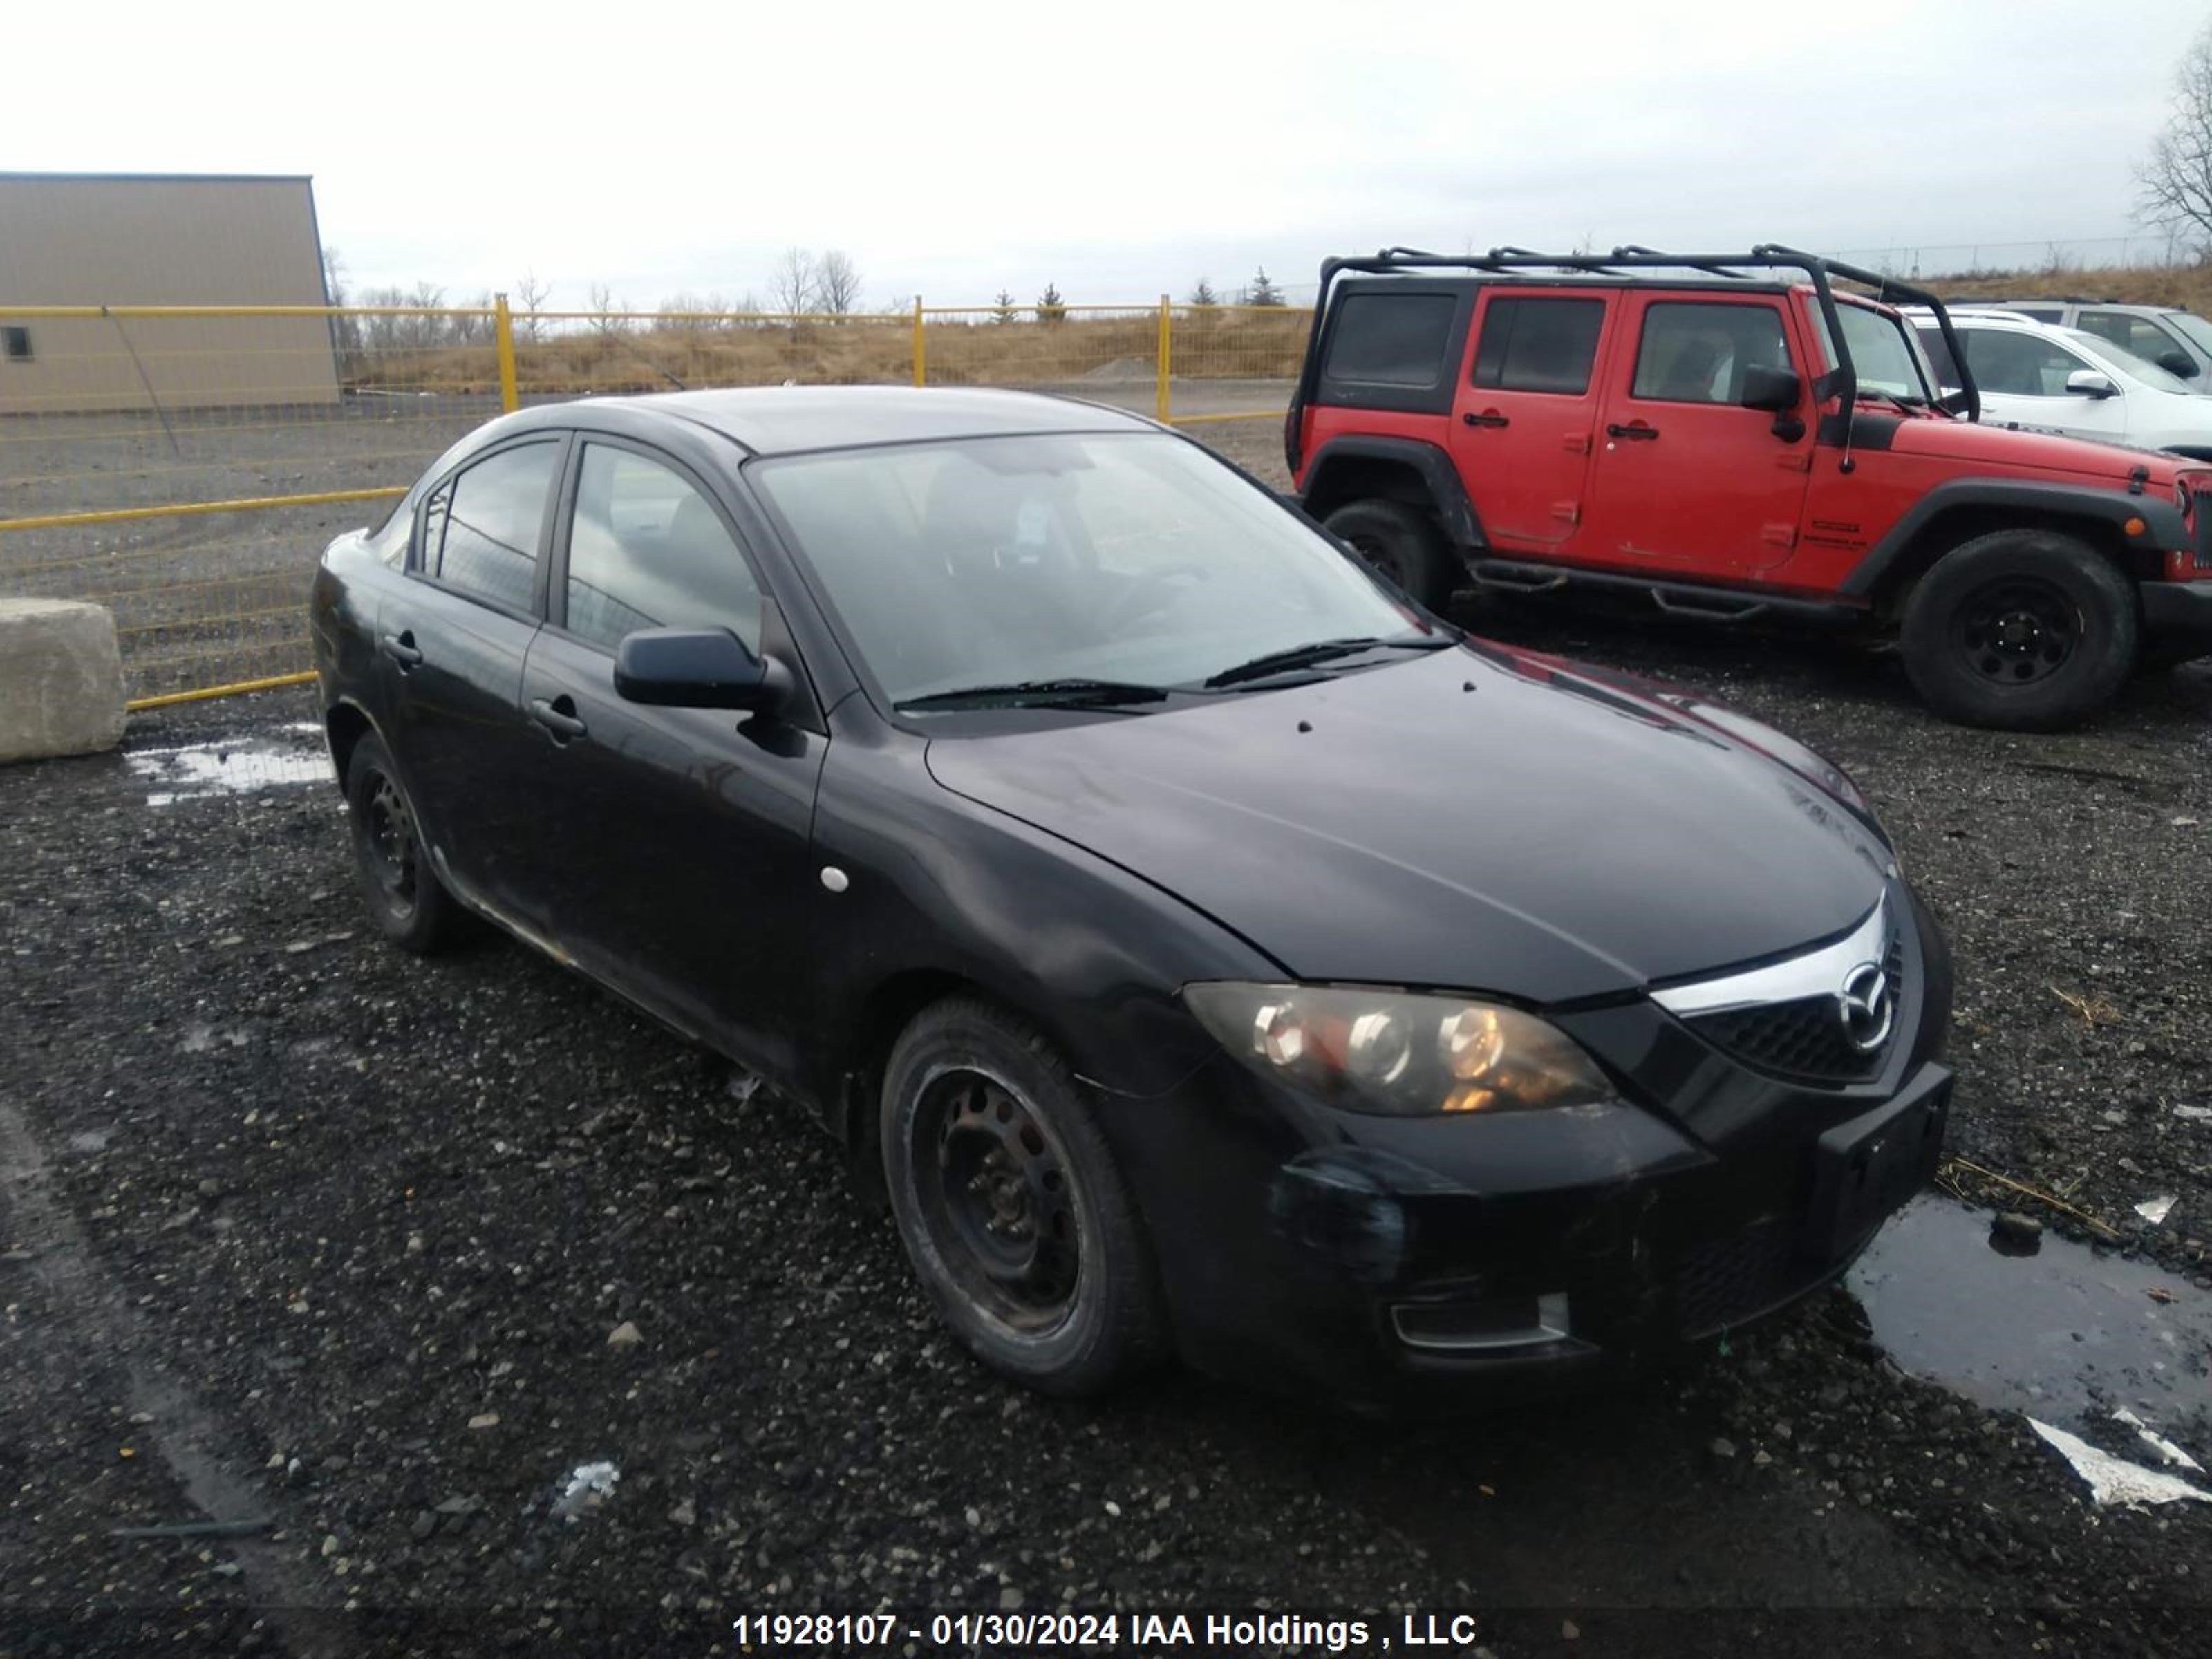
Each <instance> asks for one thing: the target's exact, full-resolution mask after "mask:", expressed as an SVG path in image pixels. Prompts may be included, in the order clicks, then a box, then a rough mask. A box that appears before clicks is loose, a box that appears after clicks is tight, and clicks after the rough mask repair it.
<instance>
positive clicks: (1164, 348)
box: [1153, 294, 1175, 426]
mask: <svg viewBox="0 0 2212 1659" xmlns="http://www.w3.org/2000/svg"><path fill="white" fill-rule="evenodd" d="M1174 332H1175V311H1174V307H1172V305H1171V304H1170V301H1169V300H1168V296H1167V295H1164V294H1163V295H1160V362H1159V368H1158V373H1157V378H1158V392H1157V395H1156V397H1155V398H1154V400H1153V401H1154V404H1155V412H1156V413H1157V414H1158V416H1159V422H1160V424H1161V425H1162V426H1165V425H1166V424H1167V423H1168V354H1169V344H1170V337H1172V336H1173V334H1174Z"/></svg>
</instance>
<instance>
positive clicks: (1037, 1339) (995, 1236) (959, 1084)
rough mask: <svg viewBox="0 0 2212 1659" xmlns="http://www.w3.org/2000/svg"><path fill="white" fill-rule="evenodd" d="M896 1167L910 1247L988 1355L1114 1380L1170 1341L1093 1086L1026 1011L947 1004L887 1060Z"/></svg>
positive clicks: (944, 1304)
mask: <svg viewBox="0 0 2212 1659" xmlns="http://www.w3.org/2000/svg"><path fill="white" fill-rule="evenodd" d="M882 1132H883V1159H884V1176H885V1178H886V1182H887V1184H888V1186H889V1188H890V1199H891V1210H892V1213H893V1214H894V1215H895V1216H896V1218H897V1222H898V1230H899V1236H900V1238H901V1240H902V1242H903V1243H904V1244H905V1246H906V1251H907V1255H908V1258H909V1259H910V1260H911V1261H913V1263H914V1267H915V1273H917V1274H918V1275H920V1277H921V1283H922V1286H923V1288H924V1289H925V1290H926V1291H927V1292H928V1294H929V1297H930V1300H931V1301H932V1302H933V1303H934V1304H936V1307H937V1310H938V1312H939V1315H940V1316H942V1317H943V1318H944V1320H945V1323H946V1324H948V1325H950V1326H951V1328H952V1329H953V1330H954V1331H955V1332H956V1333H957V1334H958V1335H959V1337H960V1339H961V1340H963V1342H965V1343H966V1344H967V1345H968V1346H969V1349H971V1350H972V1351H973V1352H975V1355H976V1357H977V1358H980V1359H981V1360H982V1361H983V1363H984V1364H987V1365H989V1366H991V1367H992V1368H993V1369H994V1370H998V1371H1000V1372H1003V1373H1004V1374H1005V1375H1006V1376H1010V1377H1012V1378H1013V1379H1014V1380H1016V1381H1017V1382H1020V1383H1026V1384H1028V1385H1029V1386H1030V1387H1031V1388H1033V1389H1040V1390H1042V1391H1043V1392H1045V1393H1048V1394H1059V1395H1091V1394H1097V1393H1101V1392H1103V1390H1105V1389H1109V1388H1111V1387H1112V1386H1113V1385H1114V1384H1115V1383H1119V1382H1121V1381H1122V1380H1124V1379H1125V1378H1127V1377H1128V1376H1131V1375H1133V1373H1135V1372H1136V1371H1138V1370H1141V1369H1142V1368H1143V1367H1144V1366H1146V1364H1149V1363H1150V1362H1151V1361H1152V1360H1153V1359H1155V1358H1157V1357H1158V1355H1159V1354H1160V1352H1162V1350H1163V1348H1164V1320H1163V1316H1162V1313H1161V1307H1160V1296H1159V1291H1158V1283H1157V1277H1156V1275H1155V1273H1154V1271H1153V1267H1152V1252H1151V1249H1150V1246H1149V1244H1148V1243H1147V1241H1146V1237H1145V1232H1144V1228H1143V1225H1142V1223H1141V1222H1140V1221H1139V1218H1138V1215H1137V1212H1136V1206H1134V1204H1133V1203H1132V1202H1131V1200H1130V1198H1129V1194H1128V1190H1127V1188H1126V1187H1125V1186H1124V1184H1123V1183H1122V1181H1121V1172H1120V1171H1119V1170H1117V1169H1116V1168H1115V1164H1114V1159H1113V1156H1112V1154H1111V1153H1110V1152H1109V1150H1108V1148H1107V1146H1106V1141H1105V1138H1104V1136H1103V1134H1101V1133H1100V1132H1099V1129H1098V1126H1097V1122H1096V1121H1094V1120H1093V1117H1092V1115H1091V1109H1090V1106H1089V1104H1088V1103H1087V1102H1086V1101H1085V1098H1084V1096H1083V1092H1082V1088H1081V1085H1079V1084H1078V1083H1077V1082H1076V1080H1075V1076H1074V1073H1073V1072H1072V1071H1071V1070H1070V1069H1069V1067H1068V1066H1067V1064H1066V1061H1065V1060H1062V1059H1061V1058H1060V1054H1059V1053H1058V1052H1057V1051H1056V1050H1055V1049H1054V1048H1053V1047H1052V1045H1051V1044H1050V1043H1049V1042H1048V1041H1047V1040H1046V1039H1045V1037H1044V1036H1042V1033H1040V1032H1038V1031H1037V1030H1036V1029H1035V1028H1034V1027H1032V1026H1031V1025H1030V1024H1029V1023H1028V1022H1026V1021H1024V1020H1023V1019H1020V1018H1018V1017H1016V1016H1015V1015H1013V1014H1012V1013H1010V1012H1006V1010H1004V1009H1002V1008H1000V1007H998V1006H996V1005H994V1004H993V1003H990V1002H987V1001H984V1000H980V999H976V998H970V997H957V998H952V999H950V1000H946V1001H944V1002H940V1003H938V1004H936V1005H935V1006H933V1007H931V1008H928V1009H927V1010H925V1011H924V1012H922V1013H921V1014H919V1015H917V1016H916V1017H915V1020H914V1023H913V1024H910V1025H908V1027H907V1029H906V1030H905V1031H904V1032H903V1033H902V1035H901V1036H900V1037H899V1039H898V1042H897V1043H896V1046H895V1047H894V1048H893V1049H892V1051H891V1056H890V1064H889V1066H887V1067H886V1068H885V1073H884V1100H883V1120H882Z"/></svg>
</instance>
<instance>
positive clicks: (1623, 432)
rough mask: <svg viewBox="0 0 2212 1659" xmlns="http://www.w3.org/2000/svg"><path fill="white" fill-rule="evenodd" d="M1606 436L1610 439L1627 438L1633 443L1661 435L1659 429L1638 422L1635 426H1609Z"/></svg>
mask: <svg viewBox="0 0 2212 1659" xmlns="http://www.w3.org/2000/svg"><path fill="white" fill-rule="evenodd" d="M1605 435H1606V436H1607V437H1608V438H1626V439H1627V440H1629V441H1631V442H1635V441H1639V440H1640V441H1650V439H1653V438H1656V437H1657V436H1658V435H1659V428H1657V427H1656V426H1646V425H1644V422H1641V421H1638V422H1637V423H1636V424H1635V425H1633V426H1608V427H1607V428H1606V429H1605Z"/></svg>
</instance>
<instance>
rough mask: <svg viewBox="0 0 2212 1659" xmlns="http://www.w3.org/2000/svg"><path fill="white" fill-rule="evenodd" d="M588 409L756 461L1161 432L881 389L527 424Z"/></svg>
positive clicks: (751, 394)
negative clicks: (689, 429) (697, 433)
mask: <svg viewBox="0 0 2212 1659" xmlns="http://www.w3.org/2000/svg"><path fill="white" fill-rule="evenodd" d="M580 408H581V409H589V410H607V409H619V410H623V411H624V412H625V413H627V414H631V415H636V416H646V417H647V418H648V419H650V418H653V417H656V416H659V417H670V418H674V419H678V420H682V421H685V422H690V423H691V424H692V425H694V426H701V427H704V428H707V429H708V431H710V432H716V433H719V434H720V435H722V436H723V437H726V438H727V439H729V440H730V441H732V442H733V443H737V444H740V445H742V446H744V447H745V448H746V449H748V450H750V451H751V452H752V453H754V454H756V455H789V454H794V453H798V452H799V451H801V450H817V449H854V448H860V447H864V446H866V445H872V444H896V443H916V442H921V441H927V440H931V439H940V438H989V437H1005V436H1010V435H1019V434H1022V433H1033V432H1127V431H1133V430H1142V429H1145V428H1148V427H1150V426H1151V425H1152V422H1149V421H1147V420H1146V419H1145V418H1144V417H1143V416H1138V415H1133V414H1131V413H1129V412H1127V410H1119V409H1111V408H1107V407H1104V406H1102V405H1100V404H1091V403H1085V402H1083V401H1082V400H1081V399H1079V398H1055V397H1048V396H1046V395H1044V394H1042V393H1040V392H994V391H984V390H981V389H979V388H973V387H966V386H960V387H954V386H744V387H733V388H727V389H721V390H716V391H710V392H655V393H653V394H650V395H648V396H643V397H635V398H591V399H589V400H588V401H586V402H585V403H583V404H545V405H540V406H538V408H536V409H533V410H531V411H529V413H530V414H531V416H533V417H534V418H532V420H530V421H529V422H528V424H531V425H547V426H559V425H562V424H564V423H567V422H573V421H574V419H575V418H576V416H577V411H578V410H579V409H580Z"/></svg>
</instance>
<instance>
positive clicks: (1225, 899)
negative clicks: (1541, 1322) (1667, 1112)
mask: <svg viewBox="0 0 2212 1659" xmlns="http://www.w3.org/2000/svg"><path fill="white" fill-rule="evenodd" d="M1698 708H1699V705H1698V704H1697V702H1696V700H1695V699H1693V698H1690V697H1687V696H1670V695H1669V694H1668V693H1666V692H1665V691H1664V690H1662V688H1657V687H1646V686H1643V685H1641V684H1639V683H1636V682H1630V681H1625V680H1622V679H1620V678H1612V677H1605V676H1601V675H1599V674H1597V673H1595V672H1594V671H1580V670H1577V669H1574V668H1572V667H1571V666H1570V665H1565V664H1560V663H1557V662H1555V661H1553V660H1552V659H1546V658H1541V657H1537V656H1534V655H1530V654H1528V653H1516V652H1510V651H1507V650H1504V649H1502V648H1499V647H1493V646H1487V645H1480V644H1473V643H1470V644H1469V645H1468V646H1466V647H1461V648H1458V649H1454V650H1448V651H1438V652H1436V653H1431V654H1429V655H1426V656H1424V657H1421V658H1418V659H1413V660H1410V661H1402V662H1398V663H1395V664H1391V665H1387V666H1384V667H1380V668H1376V669H1371V670H1367V671H1357V672H1352V673H1347V674H1345V675H1343V676H1340V678H1335V679H1332V680H1327V681H1322V682H1319V683H1316V684H1308V685H1304V686H1297V687H1293V688H1289V689H1285V690H1275V691H1261V692H1248V693H1243V694H1241V695H1231V696H1222V697H1220V698H1219V699H1218V700H1216V701H1212V702H1206V703H1202V704H1198V705H1194V706H1190V707H1186V708H1176V709H1173V710H1170V711H1169V712H1164V713H1160V714H1149V715H1121V716H1115V717H1113V718H1110V719H1106V720H1094V721H1090V722H1085V723H1082V724H1069V725H1058V724H1055V725H1054V726H1049V727H1041V728H1040V729H1038V730H1036V731H1035V732H1017V733H1013V734H1007V735H993V736H976V737H962V738H939V739H937V740H934V741H933V742H932V743H931V744H930V745H929V750H928V764H929V769H930V771H931V774H932V775H933V776H934V777H935V778H936V779H937V781H939V783H940V784H941V785H943V786H944V787H945V788H947V789H950V790H952V791H955V792H956V793H959V794H962V795H964V796H966V797H968V798H969V799H971V800H974V801H976V802H979V803H981V805H985V806H987V807H992V808H994V809H996V810H998V811H1001V812H1005V813H1008V814H1011V815H1012V816H1013V817H1017V818H1019V819H1021V820H1023V821H1024V822H1026V823H1030V824H1032V825H1035V826H1036V827H1037V828H1039V829H1044V830H1047V831H1048V832H1050V833H1051V834H1053V835H1054V836H1060V837H1062V838H1063V839H1065V840H1066V841H1069V842H1073V843H1075V844H1076V845H1078V846H1080V847H1083V848H1087V849H1089V850H1090V851H1091V852H1092V853H1095V854H1097V855H1099V856H1100V857H1103V858H1105V859H1108V860H1112V861H1113V862H1114V863H1115V864H1117V865H1120V866H1122V867H1123V868H1125V869H1127V870H1128V871H1130V872H1133V873H1134V874H1136V875H1138V876H1139V877H1140V878H1144V879H1145V880H1147V881H1149V882H1151V883H1152V884H1155V885H1157V886H1158V887H1160V888H1162V889H1164V890H1166V891H1168V892H1170V893H1171V894H1174V895H1176V896H1178V897H1180V898H1181V899H1182V900H1183V901H1184V902H1188V903H1189V904H1191V905H1193V906H1195V907H1196V908H1199V909H1200V910H1202V911H1204V912H1205V913H1206V914H1207V915H1210V916H1212V918H1214V919H1215V920H1216V921H1218V922H1220V923H1221V924H1222V925H1224V926H1225V927H1229V928H1231V929H1232V930H1233V931H1234V932H1236V933H1238V934H1240V935H1241V936H1243V938H1244V939H1247V940H1249V942H1250V943H1251V944H1252V945H1255V947H1256V948H1258V949H1259V950H1261V951H1264V952H1265V953H1266V954H1267V955H1268V956H1270V957H1273V959H1274V960H1275V961H1276V962H1277V963H1280V964H1281V966H1282V968H1283V969H1284V970H1285V972H1286V973H1288V974H1290V975H1293V976H1295V977H1297V978H1301V979H1310V980H1336V981H1364V982H1379V983H1389V984H1400V985H1425V986H1440V987H1459V988H1464V989H1468V990H1488V991H1493V992H1498V993H1501V994H1507V995H1510V996H1516V997H1521V998H1525V999H1528V1000H1534V1001H1538V1002H1547V1003H1548V1002H1559V1001H1565V1000H1572V999H1576V998H1581V997H1591V996H1604V995H1609V994H1620V993H1623V992H1627V991H1631V990H1634V989H1637V988H1638V987H1643V986H1644V985H1645V984H1647V983H1649V982H1650V981H1655V980H1662V979H1668V978H1673V977H1677V976H1680V975H1686V974H1692V973H1696V972H1699V971H1701V970H1703V969H1711V968H1717V967H1723V966H1729V965H1733V964H1735V963H1743V962H1747V961H1750V960H1752V959H1753V958H1756V957H1768V956H1773V955H1776V954H1779V953H1783V952H1786V951H1791V950H1794V949H1796V948H1797V947H1799V946H1802V945H1806V944H1808V943H1809V942H1811V941H1814V940H1817V939H1824V938H1826V936H1829V935H1832V934H1836V933H1841V932H1843V931H1844V929H1846V928H1848V927H1850V926H1851V925H1852V924H1853V923H1855V922H1857V921H1859V920H1860V919H1861V918H1863V916H1864V915H1866V913H1867V912H1868V910H1869V909H1870V908H1873V906H1874V904H1875V902H1876V901H1877V899H1878V898H1879V897H1880V896H1881V892H1882V890H1883V886H1884V882H1885V879H1886V877H1887V873H1888V872H1890V871H1891V869H1892V868H1893V865H1892V860H1891V858H1890V854H1889V853H1888V850H1887V848H1886V847H1885V846H1884V845H1883V843H1882V842H1881V838H1880V837H1879V836H1878V835H1876V834H1875V832H1874V830H1873V829H1870V828H1869V825H1868V824H1867V823H1864V822H1863V821H1861V819H1860V818H1859V817H1857V816H1855V815H1854V814H1853V812H1852V811H1850V810H1849V809H1848V808H1847V807H1846V806H1845V805H1844V802H1843V800H1842V799H1840V798H1839V796H1838V794H1836V793H1830V792H1829V790H1828V789H1826V788H1824V787H1821V785H1820V783H1817V782H1815V781H1814V776H1813V775H1809V774H1812V773H1814V771H1815V769H1818V768H1819V767H1820V764H1821V763H1820V762H1819V761H1818V757H1814V756H1813V755H1812V754H1811V752H1810V751H1809V750H1804V749H1802V747H1800V746H1798V745H1796V744H1794V743H1792V742H1791V741H1790V739H1788V738H1782V737H1781V736H1780V734H1778V733H1771V732H1766V730H1765V728H1764V727H1761V726H1758V725H1756V724H1755V723H1754V722H1752V721H1750V720H1746V719H1744V718H1742V717H1741V716H1736V715H1732V714H1731V715H1729V716H1728V717H1727V721H1728V724H1727V726H1726V728H1725V729H1724V728H1723V726H1721V725H1718V724H1715V723H1713V722H1711V721H1709V720H1706V719H1705V718H1701V717H1700V715H1699V712H1698ZM1762 736H1765V737H1771V738H1773V739H1774V742H1773V744H1772V746H1771V752H1773V753H1781V754H1784V756H1785V757H1791V758H1792V760H1793V764H1792V765H1784V764H1782V763H1780V762H1778V761H1777V760H1775V759H1773V758H1770V756H1769V753H1763V752H1761V750H1762V749H1766V748H1768V747H1769V746H1768V745H1767V744H1764V743H1761V742H1760V741H1759V739H1760V738H1761V737H1762ZM1754 744H1757V745H1758V746H1754ZM1798 765H1802V766H1803V767H1804V770H1802V771H1801V770H1798V769H1795V767H1796V766H1798ZM1830 778H1831V780H1832V782H1833V783H1834V784H1835V785H1836V786H1837V787H1839V788H1841V789H1843V790H1848V789H1849V788H1850V786H1849V784H1848V783H1847V782H1845V781H1843V780H1842V779H1841V778H1840V776H1839V775H1835V774H1832V773H1831V774H1830Z"/></svg>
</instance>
